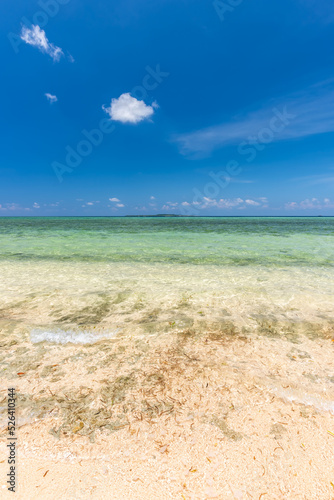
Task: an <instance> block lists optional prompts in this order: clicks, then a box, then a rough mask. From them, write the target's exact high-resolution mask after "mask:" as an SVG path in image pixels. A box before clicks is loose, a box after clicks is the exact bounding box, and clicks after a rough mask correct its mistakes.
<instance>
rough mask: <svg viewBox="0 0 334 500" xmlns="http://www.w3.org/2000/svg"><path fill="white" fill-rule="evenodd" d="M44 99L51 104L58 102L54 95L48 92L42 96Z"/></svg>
mask: <svg viewBox="0 0 334 500" xmlns="http://www.w3.org/2000/svg"><path fill="white" fill-rule="evenodd" d="M44 95H45V97H46V98H47V99H48V101H49V102H50V103H51V104H52V103H53V102H57V101H58V98H57V96H56V95H52V94H49V93H48V92H46V94H44Z"/></svg>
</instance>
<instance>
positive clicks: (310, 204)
mask: <svg viewBox="0 0 334 500" xmlns="http://www.w3.org/2000/svg"><path fill="white" fill-rule="evenodd" d="M285 208H286V209H287V210H296V209H301V210H312V209H316V210H322V209H326V208H334V202H331V200H330V199H329V198H324V200H323V201H321V200H318V199H317V198H311V199H309V198H306V200H303V201H301V202H299V203H297V202H296V201H290V202H289V203H286V204H285Z"/></svg>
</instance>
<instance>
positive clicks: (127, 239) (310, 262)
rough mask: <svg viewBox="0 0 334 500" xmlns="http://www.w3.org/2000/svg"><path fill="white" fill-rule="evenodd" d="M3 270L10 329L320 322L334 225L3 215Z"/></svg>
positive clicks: (333, 252)
mask: <svg viewBox="0 0 334 500" xmlns="http://www.w3.org/2000/svg"><path fill="white" fill-rule="evenodd" d="M0 273H1V276H2V279H1V283H2V284H1V292H0V300H1V303H0V308H1V311H0V312H1V318H2V321H8V322H10V324H11V325H12V328H14V329H15V325H18V324H20V325H21V327H22V325H25V327H26V329H27V331H30V330H31V329H33V328H42V329H43V328H46V326H47V328H49V329H50V328H51V329H52V328H55V327H57V328H59V327H61V328H62V331H65V332H66V331H67V330H66V329H72V330H73V328H79V329H81V330H85V331H86V332H89V331H91V329H92V327H93V326H94V328H97V329H105V328H107V329H110V330H112V331H116V330H117V331H120V332H130V331H131V332H133V333H136V332H144V333H145V332H148V333H152V332H159V331H166V329H168V328H186V327H192V328H195V329H196V328H202V329H203V328H208V327H210V328H211V327H212V325H215V327H217V325H218V327H219V325H221V324H225V323H226V321H229V322H230V323H235V324H238V325H242V326H243V327H244V328H248V329H252V328H256V329H258V328H259V324H262V323H263V322H266V321H268V320H269V319H270V320H273V319H274V320H275V321H277V322H278V323H279V322H289V323H291V322H292V323H298V324H304V323H305V324H308V325H310V324H315V325H318V324H319V322H320V323H321V322H324V321H329V322H331V321H332V319H333V305H334V301H333V297H334V218H330V217H314V218H309V217H277V218H273V217H270V218H269V217H268V218H260V217H190V218H183V217H182V218H181V217H180V218H178V217H173V218H166V217H119V218H116V217H21V218H14V217H13V218H9V217H8V218H0ZM268 318H269V319H268ZM261 322H262V323H261ZM170 325H172V327H171V326H170ZM72 330H71V331H72Z"/></svg>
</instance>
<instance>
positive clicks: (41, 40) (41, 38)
mask: <svg viewBox="0 0 334 500" xmlns="http://www.w3.org/2000/svg"><path fill="white" fill-rule="evenodd" d="M20 37H21V39H22V40H23V41H24V42H25V43H27V44H28V45H32V46H33V47H36V48H37V49H38V50H40V51H41V52H43V53H44V54H48V55H49V56H50V57H52V59H53V60H54V61H59V59H60V58H61V57H62V56H63V55H64V53H63V51H62V50H61V48H60V47H57V46H56V45H54V44H53V43H50V42H49V40H48V39H47V38H46V34H45V31H44V30H42V29H41V28H40V27H39V26H35V25H34V24H33V25H32V27H31V29H30V28H27V26H22V30H21V35H20Z"/></svg>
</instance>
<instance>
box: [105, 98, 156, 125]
mask: <svg viewBox="0 0 334 500" xmlns="http://www.w3.org/2000/svg"><path fill="white" fill-rule="evenodd" d="M156 107H158V105H157V104H156V103H155V102H154V103H153V104H152V106H147V105H146V104H145V103H144V101H138V99H136V98H135V97H132V96H131V95H130V94H129V93H126V94H122V95H121V96H120V97H119V98H118V99H115V98H114V99H112V100H111V104H110V108H106V107H105V106H102V108H103V109H104V111H105V112H106V113H108V115H109V116H110V118H111V119H112V120H115V121H118V122H122V123H139V122H141V121H142V120H145V119H146V118H150V117H151V116H152V115H153V113H154V108H156Z"/></svg>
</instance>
